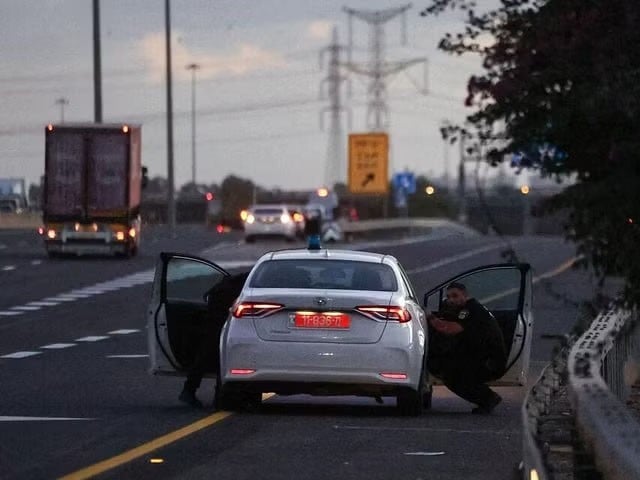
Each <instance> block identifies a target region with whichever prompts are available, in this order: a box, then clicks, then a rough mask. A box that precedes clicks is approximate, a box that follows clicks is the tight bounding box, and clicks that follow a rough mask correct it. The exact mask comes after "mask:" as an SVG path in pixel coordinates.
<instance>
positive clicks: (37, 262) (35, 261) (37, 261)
mask: <svg viewBox="0 0 640 480" xmlns="http://www.w3.org/2000/svg"><path fill="white" fill-rule="evenodd" d="M41 263H42V260H31V265H40V264H41Z"/></svg>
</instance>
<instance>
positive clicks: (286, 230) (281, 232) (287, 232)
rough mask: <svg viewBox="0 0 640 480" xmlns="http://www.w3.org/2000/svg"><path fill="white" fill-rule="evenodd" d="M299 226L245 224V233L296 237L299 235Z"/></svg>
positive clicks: (249, 234) (248, 234) (246, 234)
mask: <svg viewBox="0 0 640 480" xmlns="http://www.w3.org/2000/svg"><path fill="white" fill-rule="evenodd" d="M297 233H298V232H297V228H296V225H295V224H287V225H285V224H282V223H271V224H259V223H254V224H252V225H248V224H245V227H244V234H245V236H254V237H259V236H283V237H295V236H296V235H297Z"/></svg>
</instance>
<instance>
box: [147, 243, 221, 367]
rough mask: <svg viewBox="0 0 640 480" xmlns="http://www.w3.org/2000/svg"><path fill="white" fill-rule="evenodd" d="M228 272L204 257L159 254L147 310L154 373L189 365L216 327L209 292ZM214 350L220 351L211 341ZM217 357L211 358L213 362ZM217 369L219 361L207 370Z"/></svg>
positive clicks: (150, 355)
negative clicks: (209, 304)
mask: <svg viewBox="0 0 640 480" xmlns="http://www.w3.org/2000/svg"><path fill="white" fill-rule="evenodd" d="M228 275H229V273H227V272H226V271H225V270H224V269H222V268H220V267H219V266H217V265H216V264H215V263H212V262H210V261H208V260H204V259H202V258H198V257H192V256H189V255H183V254H178V253H161V254H160V259H159V260H158V263H157V265H156V271H155V277H154V282H153V291H152V294H151V303H150V305H149V308H148V311H147V339H148V348H149V359H150V361H151V368H150V372H151V373H152V374H155V375H178V376H181V375H184V374H185V372H186V371H187V370H188V369H189V367H190V365H191V364H192V363H193V360H194V355H195V354H196V352H197V351H198V349H199V348H200V345H201V344H200V343H199V342H201V341H202V339H203V338H206V337H205V336H206V335H207V334H208V333H210V332H209V330H210V329H212V328H215V326H214V325H211V323H212V322H211V319H209V318H208V315H207V313H208V309H207V293H208V292H209V291H210V290H211V289H212V288H213V287H215V286H216V285H217V284H218V283H220V281H222V279H223V278H224V277H226V276H228ZM210 337H211V336H209V338H210ZM211 351H212V352H213V351H216V352H217V351H218V349H217V345H212V347H211ZM218 361H219V360H218V359H217V358H212V362H214V363H216V362H218ZM216 369H217V363H216V364H212V365H211V368H210V369H208V370H211V372H212V373H215V372H216Z"/></svg>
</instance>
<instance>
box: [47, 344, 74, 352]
mask: <svg viewBox="0 0 640 480" xmlns="http://www.w3.org/2000/svg"><path fill="white" fill-rule="evenodd" d="M75 346H76V344H75V343H52V344H50V345H43V346H41V347H39V348H44V349H45V350H62V349H63V348H70V347H75Z"/></svg>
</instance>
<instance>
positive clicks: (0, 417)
mask: <svg viewBox="0 0 640 480" xmlns="http://www.w3.org/2000/svg"><path fill="white" fill-rule="evenodd" d="M88 420H95V418H74V417H21V416H15V417H14V416H4V415H0V422H76V421H88Z"/></svg>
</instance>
